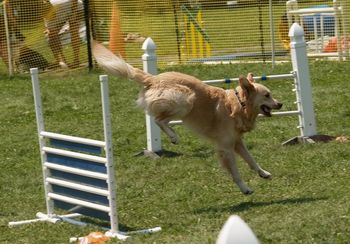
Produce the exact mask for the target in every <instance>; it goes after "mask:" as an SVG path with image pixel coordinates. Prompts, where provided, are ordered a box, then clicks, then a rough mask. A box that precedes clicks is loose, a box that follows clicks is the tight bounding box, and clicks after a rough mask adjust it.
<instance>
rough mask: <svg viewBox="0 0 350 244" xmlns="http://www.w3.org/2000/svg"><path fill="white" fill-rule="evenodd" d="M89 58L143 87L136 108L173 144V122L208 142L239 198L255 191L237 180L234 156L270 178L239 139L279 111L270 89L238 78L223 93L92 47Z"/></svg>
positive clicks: (108, 70)
mask: <svg viewBox="0 0 350 244" xmlns="http://www.w3.org/2000/svg"><path fill="white" fill-rule="evenodd" d="M93 55H94V57H95V59H96V61H97V63H98V64H99V66H101V67H102V68H103V69H105V70H106V71H107V72H109V73H111V74H113V75H115V76H117V77H123V78H128V79H130V80H134V81H136V82H138V83H139V84H140V85H141V86H142V87H143V89H142V90H141V92H140V94H139V99H138V101H137V103H138V105H139V106H140V107H141V108H143V109H144V110H146V111H147V112H148V113H149V114H150V115H152V116H154V117H155V121H156V123H157V124H158V126H159V127H160V128H161V129H162V130H163V132H164V133H165V134H166V135H167V136H168V137H169V138H170V140H171V142H172V143H174V144H177V143H178V142H179V139H178V137H177V135H176V133H175V131H174V130H173V129H172V128H171V127H169V125H168V123H169V122H170V121H171V120H174V119H181V120H182V121H183V124H184V125H185V126H186V127H188V128H189V129H190V130H192V131H194V132H195V133H197V134H198V135H200V136H202V137H204V138H206V139H208V140H209V141H211V142H212V143H213V144H214V146H215V147H216V150H217V154H218V156H219V159H220V162H221V164H222V166H223V167H224V168H225V169H226V170H227V171H228V172H229V173H230V174H231V176H232V179H233V181H234V182H235V183H236V184H237V185H238V187H239V189H240V190H241V192H242V193H244V194H251V193H253V191H252V190H251V189H250V188H249V187H248V186H247V185H246V184H245V183H244V182H243V181H242V180H241V177H240V174H239V172H238V168H237V163H236V157H235V154H236V153H237V154H238V155H240V156H241V157H242V158H243V159H244V160H245V161H246V162H247V163H248V165H249V166H250V168H251V169H253V170H254V171H256V172H257V173H258V174H259V175H260V176H261V177H262V178H270V177H271V174H270V173H269V172H268V171H266V170H264V169H262V168H261V167H260V166H259V165H258V164H257V163H256V161H255V160H254V158H253V157H252V156H251V155H250V153H249V152H248V150H247V148H246V146H245V144H244V143H243V140H242V139H243V138H242V137H243V134H244V133H246V132H249V131H251V130H252V129H253V128H254V126H255V122H256V118H257V116H258V115H259V114H263V115H265V116H268V117H270V116H271V110H272V109H280V108H281V107H282V103H279V102H278V101H277V100H275V99H273V98H272V95H271V92H270V90H269V89H268V88H266V87H265V86H263V85H261V84H258V83H256V82H255V81H254V79H253V75H252V74H251V73H249V74H248V76H247V77H244V76H240V78H239V87H237V89H233V90H224V89H222V88H218V87H213V86H209V85H207V84H205V83H203V82H202V81H200V80H199V79H197V78H195V77H193V76H190V75H186V74H182V73H178V72H166V73H161V74H159V75H151V74H148V73H146V72H144V71H142V70H140V69H137V68H134V67H132V66H131V65H129V64H128V63H126V62H125V61H124V60H123V59H121V58H120V57H117V56H115V55H114V54H113V53H112V52H111V51H109V50H108V49H107V48H105V47H104V46H103V45H101V44H99V43H97V42H95V41H94V42H93Z"/></svg>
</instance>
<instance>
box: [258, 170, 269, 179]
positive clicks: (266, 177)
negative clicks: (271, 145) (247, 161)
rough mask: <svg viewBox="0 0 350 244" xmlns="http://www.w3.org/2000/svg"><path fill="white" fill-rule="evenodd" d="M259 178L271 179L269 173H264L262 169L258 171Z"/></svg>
mask: <svg viewBox="0 0 350 244" xmlns="http://www.w3.org/2000/svg"><path fill="white" fill-rule="evenodd" d="M258 173H259V175H260V177H262V178H264V179H270V178H271V177H272V175H271V173H270V172H268V171H266V170H263V169H260V170H259V171H258Z"/></svg>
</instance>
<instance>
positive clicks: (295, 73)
mask: <svg viewBox="0 0 350 244" xmlns="http://www.w3.org/2000/svg"><path fill="white" fill-rule="evenodd" d="M289 37H290V39H291V42H290V49H291V50H290V52H291V59H292V66H293V70H292V71H291V72H290V74H279V75H268V76H257V77H254V79H255V80H257V81H260V80H281V79H294V87H295V88H294V89H293V91H295V94H296V101H295V103H296V104H297V109H296V110H292V111H282V112H274V113H272V114H273V115H276V116H291V115H297V116H298V117H299V125H298V126H297V128H299V129H300V136H297V137H295V138H292V139H291V140H288V141H287V142H285V143H286V144H287V143H289V142H295V141H309V138H310V137H312V136H315V135H316V134H317V132H316V121H315V114H314V108H313V102H312V88H311V81H310V71H309V63H308V58H307V52H306V42H305V39H304V30H303V28H302V27H301V26H300V25H298V24H297V23H294V24H293V25H292V27H291V28H290V30H289ZM142 49H143V50H144V51H145V54H144V55H143V56H142V60H143V67H144V71H146V72H148V73H150V74H157V57H156V54H155V49H156V46H155V44H154V42H153V41H152V39H150V38H148V39H147V40H146V41H145V42H144V44H143V46H142ZM238 80H239V78H229V79H217V80H207V81H203V82H204V83H207V84H210V85H214V84H225V83H232V82H237V81H238ZM169 124H170V125H179V124H182V121H170V123H169ZM146 128H147V151H148V152H152V153H159V152H161V151H162V144H161V137H160V129H159V127H158V126H157V124H156V123H155V122H154V119H153V118H152V117H151V116H149V115H146Z"/></svg>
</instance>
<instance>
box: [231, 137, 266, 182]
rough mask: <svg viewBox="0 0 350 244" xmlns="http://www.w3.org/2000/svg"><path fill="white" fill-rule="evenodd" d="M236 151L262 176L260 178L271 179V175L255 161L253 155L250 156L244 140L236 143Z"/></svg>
mask: <svg viewBox="0 0 350 244" xmlns="http://www.w3.org/2000/svg"><path fill="white" fill-rule="evenodd" d="M235 151H236V152H237V153H238V154H239V155H240V156H241V157H242V158H243V159H244V161H246V162H247V164H248V165H249V167H250V168H251V169H252V170H254V171H256V172H257V173H258V174H259V175H260V177H262V178H265V179H267V178H270V177H271V174H270V173H269V172H268V171H266V170H264V169H262V168H261V167H260V165H259V164H258V163H257V162H256V161H255V160H254V158H253V157H252V155H250V153H249V151H248V149H247V147H246V146H245V145H244V143H243V141H242V140H240V141H238V142H237V143H236V145H235Z"/></svg>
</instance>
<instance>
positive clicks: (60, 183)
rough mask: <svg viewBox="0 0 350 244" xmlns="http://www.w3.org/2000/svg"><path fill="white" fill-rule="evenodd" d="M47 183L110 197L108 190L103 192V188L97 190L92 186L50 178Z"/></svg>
mask: <svg viewBox="0 0 350 244" xmlns="http://www.w3.org/2000/svg"><path fill="white" fill-rule="evenodd" d="M46 182H48V183H50V184H52V185H57V186H63V187H67V188H70V189H75V190H79V191H84V192H89V193H93V194H97V195H101V196H108V195H109V192H108V191H107V190H103V189H101V188H96V187H92V186H87V185H82V184H78V183H74V182H70V181H65V180H59V179H55V178H50V177H48V178H46Z"/></svg>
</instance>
